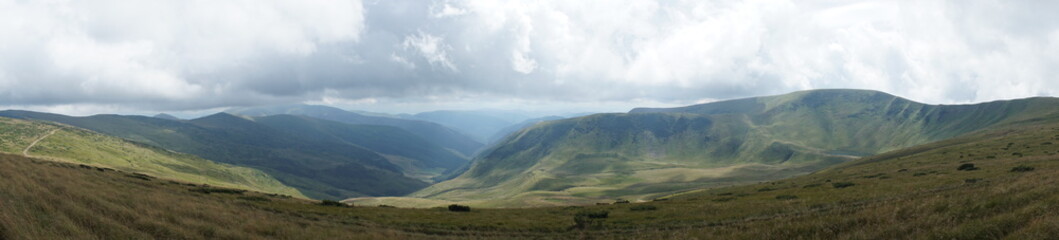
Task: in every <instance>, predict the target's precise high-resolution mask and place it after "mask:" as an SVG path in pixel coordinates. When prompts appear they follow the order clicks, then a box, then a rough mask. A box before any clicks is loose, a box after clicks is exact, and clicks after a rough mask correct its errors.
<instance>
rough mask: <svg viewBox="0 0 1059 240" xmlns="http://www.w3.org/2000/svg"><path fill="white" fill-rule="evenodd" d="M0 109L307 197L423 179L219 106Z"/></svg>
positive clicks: (403, 185)
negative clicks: (237, 172)
mask: <svg viewBox="0 0 1059 240" xmlns="http://www.w3.org/2000/svg"><path fill="white" fill-rule="evenodd" d="M0 116H7V117H13V118H26V119H39V120H47V121H55V122H60V123H64V124H68V125H73V126H77V127H81V128H86V129H90V130H93V131H97V132H101V133H104V134H109V135H113V136H118V137H121V138H125V139H129V140H132V141H137V142H141V143H146V144H150V145H155V146H159V147H163V148H167V149H171V150H174V151H178V152H185V153H190V154H194V155H197V156H199V157H202V158H206V159H209V160H213V161H218V162H224V163H230V164H236V165H241V166H247V167H252V168H256V169H260V170H262V171H264V172H266V173H268V174H270V175H272V176H273V177H275V178H276V179H278V180H280V181H281V182H283V183H284V184H286V185H288V186H291V187H295V188H297V189H298V190H300V191H301V192H302V193H304V194H305V195H306V196H309V197H313V198H332V199H343V198H348V197H355V196H385V195H403V194H406V193H409V192H411V191H415V190H417V189H420V188H423V187H425V186H426V185H427V183H425V182H423V181H419V180H416V179H413V178H410V177H407V176H405V175H404V173H403V172H402V168H401V167H400V166H398V165H395V164H394V163H391V161H390V160H389V159H388V158H387V157H384V156H382V155H380V154H378V153H376V152H374V151H372V150H369V149H366V148H364V147H361V146H357V145H354V144H351V143H348V142H340V141H333V139H331V140H329V139H320V138H311V137H306V136H300V135H294V134H290V133H289V132H288V131H285V130H281V129H276V128H273V127H271V126H268V125H266V124H262V123H258V122H255V121H253V120H251V119H247V118H243V117H238V116H234V115H230V114H227V113H218V114H214V115H210V116H206V117H202V118H198V119H193V120H189V121H172V120H165V119H158V118H152V117H141V116H119V115H96V116H89V117H69V116H63V115H58V114H48V113H36V112H27V111H3V112H0Z"/></svg>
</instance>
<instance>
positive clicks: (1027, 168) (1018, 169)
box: [1011, 165, 1034, 172]
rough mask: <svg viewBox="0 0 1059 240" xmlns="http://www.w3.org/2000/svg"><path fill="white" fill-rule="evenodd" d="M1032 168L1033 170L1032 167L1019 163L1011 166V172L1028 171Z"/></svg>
mask: <svg viewBox="0 0 1059 240" xmlns="http://www.w3.org/2000/svg"><path fill="white" fill-rule="evenodd" d="M1033 170H1034V168H1033V167H1030V166H1026V165H1019V166H1017V167H1013V168H1011V172H1029V171H1033Z"/></svg>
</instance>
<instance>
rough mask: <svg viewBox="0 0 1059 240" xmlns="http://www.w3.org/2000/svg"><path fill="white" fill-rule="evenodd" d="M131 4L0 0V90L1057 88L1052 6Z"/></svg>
mask: <svg viewBox="0 0 1059 240" xmlns="http://www.w3.org/2000/svg"><path fill="white" fill-rule="evenodd" d="M145 2H146V3H143V4H129V6H125V4H123V3H124V2H121V1H98V2H95V1H91V2H90V3H89V2H74V3H69V4H71V5H70V6H67V7H68V9H72V12H62V11H59V10H56V9H61V8H49V7H45V6H43V5H40V4H36V3H32V2H30V3H25V2H14V1H11V0H0V6H10V7H3V8H0V22H18V21H13V20H19V19H25V20H26V21H24V22H21V23H18V24H7V25H0V36H3V38H2V39H0V88H2V89H0V100H2V101H3V102H0V106H14V105H18V106H32V105H42V106H59V105H78V104H88V105H92V104H95V105H106V106H114V107H113V108H122V107H126V108H132V109H140V110H194V109H209V108H217V107H227V106H247V105H263V104H277V103H293V102H306V101H309V102H313V101H324V100H326V101H346V102H358V103H365V104H373V105H380V104H382V105H385V104H392V105H393V106H396V107H399V106H401V105H402V104H406V103H408V102H421V103H426V104H430V103H436V104H439V105H443V104H444V102H445V101H453V102H461V103H467V102H473V100H468V99H478V100H477V101H481V102H502V101H497V100H498V99H521V100H520V101H522V102H535V101H544V102H559V103H562V102H582V103H583V102H621V101H626V102H629V103H632V102H634V101H640V102H644V101H646V102H653V103H669V104H689V103H693V102H696V101H701V100H709V99H727V98H737V97H747V96H754V95H764V94H776V93H783V92H787V91H794V90H801V89H808V88H838V87H841V88H867V89H876V90H882V91H888V92H891V93H895V94H898V95H901V96H906V97H909V98H912V99H915V100H919V101H925V102H932V103H954V102H955V103H958V102H971V101H987V100H993V99H1002V98H1015V97H1027V96H1034V95H1055V94H1056V93H1057V92H1059V81H1056V79H1055V77H1056V76H1059V69H1057V68H1055V67H1054V66H1057V64H1059V17H1057V16H1056V15H1055V14H1050V13H1051V12H1054V11H1055V10H1059V6H1056V4H1054V3H1039V2H1019V1H1004V2H988V1H971V2H966V1H961V2H945V1H905V2H893V1H866V2H849V3H847V2H834V1H818V2H816V1H809V2H804V1H799V2H773V1H768V2H764V1H690V2H673V1H644V0H626V1H607V2H585V1H485V0H452V1H412V0H391V1H369V2H363V3H362V2H359V1H348V2H333V1H320V2H308V3H307V4H304V5H306V6H307V7H306V6H301V5H303V4H302V1H290V2H286V1H280V2H269V3H260V2H255V1H246V2H240V1H235V2H224V3H214V4H217V5H215V6H214V5H198V4H199V3H187V2H184V1H167V0H156V1H145ZM202 4H205V3H202ZM89 5H91V6H89ZM118 5H122V6H124V7H131V9H129V8H119V7H117V6H118ZM250 5H254V6H257V7H261V9H263V10H262V11H256V12H255V11H244V10H243V7H246V6H250ZM158 6H160V7H158ZM177 7H182V8H179V9H187V10H186V11H173V10H172V9H174V8H177ZM291 8H293V10H290V9H291ZM288 11H289V12H288ZM156 14H158V15H162V16H154V15H156ZM169 18H172V19H175V20H166V19H169ZM42 29H43V30H42ZM4 46H6V47H4ZM336 99H337V100H336Z"/></svg>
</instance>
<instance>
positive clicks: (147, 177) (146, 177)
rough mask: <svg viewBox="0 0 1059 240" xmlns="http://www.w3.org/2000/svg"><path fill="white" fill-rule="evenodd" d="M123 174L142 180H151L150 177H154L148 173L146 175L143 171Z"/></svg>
mask: <svg viewBox="0 0 1059 240" xmlns="http://www.w3.org/2000/svg"><path fill="white" fill-rule="evenodd" d="M125 176H128V177H131V178H135V179H140V180H144V181H151V179H154V177H152V176H150V175H147V174H143V173H132V174H128V175H125Z"/></svg>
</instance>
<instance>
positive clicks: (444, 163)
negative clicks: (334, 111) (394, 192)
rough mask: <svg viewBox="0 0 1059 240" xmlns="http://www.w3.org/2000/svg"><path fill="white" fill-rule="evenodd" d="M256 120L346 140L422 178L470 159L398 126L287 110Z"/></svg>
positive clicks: (330, 139) (326, 138) (317, 136)
mask: <svg viewBox="0 0 1059 240" xmlns="http://www.w3.org/2000/svg"><path fill="white" fill-rule="evenodd" d="M254 121H255V122H258V123H261V124H264V125H266V126H269V127H272V128H273V129H279V130H281V131H284V132H285V133H287V134H290V135H295V136H299V137H302V138H306V139H318V140H323V141H328V142H345V143H349V144H353V145H356V146H361V147H364V148H367V149H369V150H372V151H375V152H377V153H380V154H382V155H383V156H385V157H387V159H390V162H391V163H394V164H397V165H398V166H401V168H402V171H404V172H405V173H406V174H408V175H414V176H419V177H420V178H419V179H420V180H425V181H432V178H433V177H436V176H438V175H441V174H443V173H447V172H451V171H454V170H456V169H458V168H460V167H462V166H464V165H465V164H467V159H466V158H464V157H463V156H461V155H459V153H457V152H454V151H451V150H448V149H446V148H443V147H441V146H438V145H437V144H434V143H431V142H429V141H426V140H424V139H423V138H421V137H419V136H417V135H415V134H412V133H409V132H408V131H405V130H404V129H400V128H397V127H391V126H381V125H360V124H347V123H340V122H335V121H329V120H323V119H317V118H311V117H306V116H295V115H286V114H282V115H272V116H266V117H256V118H254Z"/></svg>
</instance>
